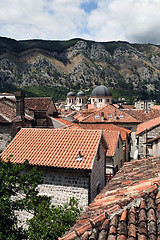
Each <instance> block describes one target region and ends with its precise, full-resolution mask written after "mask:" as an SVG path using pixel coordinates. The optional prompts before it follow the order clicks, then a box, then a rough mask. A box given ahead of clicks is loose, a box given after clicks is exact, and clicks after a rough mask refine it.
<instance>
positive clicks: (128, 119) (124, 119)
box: [80, 105, 140, 123]
mask: <svg viewBox="0 0 160 240" xmlns="http://www.w3.org/2000/svg"><path fill="white" fill-rule="evenodd" d="M101 114H104V120H103V121H102V120H101ZM80 122H86V123H89V122H90V123H96V122H114V123H140V121H139V120H137V119H135V118H133V117H132V116H130V115H128V114H126V113H125V112H124V111H122V110H119V109H117V108H115V107H114V106H112V105H105V106H102V107H100V108H97V109H95V111H94V113H92V114H90V115H89V116H86V117H84V118H83V120H81V121H80Z"/></svg>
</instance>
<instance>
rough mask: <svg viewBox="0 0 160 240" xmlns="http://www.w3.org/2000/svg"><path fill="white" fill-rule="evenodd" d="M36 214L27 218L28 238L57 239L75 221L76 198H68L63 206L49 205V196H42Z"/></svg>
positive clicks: (37, 239) (78, 211) (78, 212)
mask: <svg viewBox="0 0 160 240" xmlns="http://www.w3.org/2000/svg"><path fill="white" fill-rule="evenodd" d="M41 200H42V201H40V202H39V204H38V205H37V208H36V215H35V216H34V217H33V218H32V219H31V220H29V228H28V236H29V239H30V240H35V239H36V240H50V239H53V240H57V239H58V237H61V236H62V235H63V234H64V233H65V232H66V231H67V230H69V229H70V227H71V226H72V225H73V224H74V223H75V221H76V219H77V217H78V216H79V214H80V209H79V208H78V203H77V200H75V199H74V198H71V199H70V202H69V203H67V204H65V205H64V206H58V207H55V206H53V205H51V201H50V199H49V198H46V197H42V198H41Z"/></svg>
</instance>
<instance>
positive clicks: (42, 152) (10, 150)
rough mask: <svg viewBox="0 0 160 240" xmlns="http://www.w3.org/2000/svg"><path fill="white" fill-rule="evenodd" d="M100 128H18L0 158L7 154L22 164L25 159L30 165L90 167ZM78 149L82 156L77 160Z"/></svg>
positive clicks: (100, 132)
mask: <svg viewBox="0 0 160 240" xmlns="http://www.w3.org/2000/svg"><path fill="white" fill-rule="evenodd" d="M100 139H102V140H103V143H104V144H105V147H106V148H107V143H106V142H105V140H104V138H103V134H102V131H93V130H92V131H91V130H90V131H85V130H55V129H33V128H25V129H21V130H20V131H19V132H18V134H17V135H16V136H15V138H14V139H13V140H12V142H11V143H10V144H9V146H8V147H7V148H6V149H5V150H4V151H3V153H2V155H1V156H2V159H3V160H4V159H5V157H6V156H9V155H10V154H12V155H13V157H12V158H11V161H12V162H16V163H22V162H24V160H25V159H28V161H29V163H30V164H31V165H39V166H51V167H58V168H70V169H86V170H91V169H92V164H93V161H94V157H95V155H96V152H97V149H98V145H99V141H100ZM79 150H81V155H82V156H83V160H82V161H77V160H76V158H78V156H79Z"/></svg>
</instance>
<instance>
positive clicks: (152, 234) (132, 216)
mask: <svg viewBox="0 0 160 240" xmlns="http://www.w3.org/2000/svg"><path fill="white" fill-rule="evenodd" d="M159 162H160V157H154V158H148V159H142V160H137V161H133V162H128V163H125V164H124V166H123V167H122V168H121V169H120V171H119V172H117V174H116V175H115V177H113V178H112V180H111V181H110V182H108V183H107V185H106V187H105V188H104V189H103V190H102V191H101V193H100V194H99V195H98V196H97V197H96V198H95V199H94V201H93V202H92V203H91V204H90V205H89V206H88V209H87V210H86V211H85V212H83V216H81V217H80V218H79V219H78V220H77V222H76V224H75V226H74V227H72V228H71V230H70V231H69V233H66V234H65V235H64V236H63V237H62V238H59V239H63V240H64V239H66V237H67V236H68V234H70V232H72V233H76V231H75V229H76V226H78V228H79V229H83V227H82V225H83V222H81V223H80V221H81V220H82V219H84V218H85V225H84V226H88V225H87V219H88V224H89V223H91V226H92V227H91V226H90V225H89V226H88V228H87V230H85V231H84V232H83V231H81V235H79V236H76V237H75V238H70V239H77V240H78V239H81V237H82V236H87V238H86V239H87V240H88V239H90V237H91V236H93V235H92V234H93V229H94V232H96V230H95V229H97V235H94V238H93V239H95V240H98V239H106V240H111V239H130V240H131V239H134V240H135V239H159V236H160V232H159V231H158V229H159V225H158V224H159V222H160V191H159V186H158V185H160V175H159V172H160V164H159ZM135 173H136V174H135ZM141 173H144V174H143V175H141ZM139 175H140V176H141V177H138V176H139ZM122 182H123V183H124V184H122ZM113 199H115V202H114V201H113ZM116 199H117V201H116ZM103 203H107V204H103ZM114 207H115V209H114V210H113V211H112V209H113V208H114ZM103 218H104V220H103ZM93 219H97V221H96V224H94V223H93V222H94V220H93ZM98 219H99V223H98ZM103 224H104V226H105V227H104V226H103ZM85 234H86V235H85Z"/></svg>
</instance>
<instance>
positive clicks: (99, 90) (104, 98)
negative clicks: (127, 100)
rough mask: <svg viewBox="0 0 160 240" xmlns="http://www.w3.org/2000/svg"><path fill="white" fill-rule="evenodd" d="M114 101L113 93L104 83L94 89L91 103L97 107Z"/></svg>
mask: <svg viewBox="0 0 160 240" xmlns="http://www.w3.org/2000/svg"><path fill="white" fill-rule="evenodd" d="M111 103H112V94H111V92H110V90H109V89H108V88H107V87H105V86H104V85H101V86H97V87H95V88H94V89H93V91H92V93H91V104H93V105H94V107H95V108H99V107H101V106H103V105H106V104H111Z"/></svg>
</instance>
